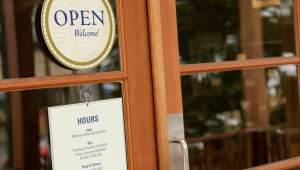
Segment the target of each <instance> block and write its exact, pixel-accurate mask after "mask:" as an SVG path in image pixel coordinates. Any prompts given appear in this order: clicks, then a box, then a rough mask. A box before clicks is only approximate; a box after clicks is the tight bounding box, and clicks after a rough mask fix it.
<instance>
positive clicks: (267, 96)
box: [176, 0, 300, 170]
mask: <svg viewBox="0 0 300 170" xmlns="http://www.w3.org/2000/svg"><path fill="white" fill-rule="evenodd" d="M267 2H269V3H264V2H261V3H258V1H257V0H209V1H207V0H176V10H177V24H178V37H179V53H180V63H181V64H182V65H183V64H198V63H212V62H225V61H240V60H251V59H257V58H270V57H289V56H296V55H297V52H296V48H295V47H296V44H295V37H296V36H295V24H294V23H295V21H294V19H295V18H294V2H293V1H292V0H280V1H279V0H269V1H267ZM298 73H299V70H298V65H284V66H277V67H271V68H257V69H243V70H236V71H226V72H212V73H199V74H192V75H183V76H182V77H181V85H182V96H183V98H182V102H183V109H184V112H183V113H184V126H185V137H186V141H187V143H188V147H189V158H190V160H189V161H190V169H191V170H240V169H246V168H250V167H255V166H259V165H264V164H268V163H272V162H276V161H280V160H284V159H288V158H293V157H296V156H300V125H299V121H300V120H299V79H298V76H299V75H298ZM294 169H299V168H294Z"/></svg>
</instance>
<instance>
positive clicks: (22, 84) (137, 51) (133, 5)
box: [0, 0, 159, 170]
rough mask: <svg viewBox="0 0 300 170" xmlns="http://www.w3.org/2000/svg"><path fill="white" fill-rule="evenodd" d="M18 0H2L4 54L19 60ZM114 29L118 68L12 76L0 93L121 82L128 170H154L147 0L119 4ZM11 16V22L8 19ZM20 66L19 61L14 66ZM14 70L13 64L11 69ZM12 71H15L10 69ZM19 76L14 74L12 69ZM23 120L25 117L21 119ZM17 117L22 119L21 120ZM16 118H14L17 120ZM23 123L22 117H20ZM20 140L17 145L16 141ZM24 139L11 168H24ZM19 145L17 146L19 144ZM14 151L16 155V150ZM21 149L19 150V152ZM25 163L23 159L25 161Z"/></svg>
mask: <svg viewBox="0 0 300 170" xmlns="http://www.w3.org/2000/svg"><path fill="white" fill-rule="evenodd" d="M17 2H18V1H17V0H16V1H12V0H3V4H4V5H6V6H9V7H10V8H6V9H9V10H6V11H5V12H6V16H7V17H10V18H8V19H7V23H6V24H5V26H6V30H7V34H6V41H7V44H8V46H9V48H7V50H8V54H9V55H10V57H12V58H18V54H17V53H16V51H17V50H16V49H15V48H16V44H17V43H18V37H17V36H16V32H15V26H14V23H12V22H13V20H11V19H13V17H12V16H13V15H8V14H11V13H13V8H14V4H13V3H17ZM117 7H118V8H117V9H118V26H119V33H120V34H119V35H120V51H121V70H120V71H114V72H102V73H91V74H78V75H65V76H51V77H50V76H49V77H36V78H24V79H21V78H18V75H12V76H11V78H17V79H8V80H1V81H0V92H12V91H22V90H30V89H41V88H53V87H62V86H74V85H83V84H93V83H106V82H121V83H122V84H123V99H124V110H125V126H126V127H125V128H126V142H127V161H128V169H129V170H140V169H144V170H156V169H158V162H159V161H158V154H157V143H156V142H157V141H156V131H157V129H156V127H155V124H156V123H155V114H154V109H155V107H154V95H153V94H154V93H153V84H152V67H151V56H150V39H149V25H148V13H147V7H148V6H147V1H146V0H130V1H129V0H126V1H123V0H117ZM11 17H12V18H11ZM15 64H18V63H15ZM14 67H17V66H14ZM10 69H14V68H13V67H11V68H10ZM15 72H16V73H17V71H15ZM24 116H26V115H24ZM19 118H20V117H19ZM19 118H18V119H19ZM21 119H22V118H21ZM18 122H19V120H18V121H15V122H14V121H13V123H14V124H15V126H14V125H13V129H12V131H13V133H14V134H15V133H19V132H20V130H22V128H23V127H22V125H21V126H20V125H16V124H17V123H18ZM18 141H19V142H18ZM20 141H23V136H21V137H20V136H18V138H17V137H16V135H15V136H13V146H14V148H13V150H14V151H13V152H14V154H19V157H14V160H13V162H14V165H17V166H18V167H14V168H15V169H28V167H27V168H26V165H25V164H24V162H21V163H20V162H19V158H22V157H23V158H24V159H25V157H26V153H24V152H23V150H22V148H23V146H22V145H23V144H22V142H20ZM20 145H21V146H20ZM17 148H18V150H19V151H17V150H16V149H17ZM20 148H21V150H20ZM24 161H26V160H24Z"/></svg>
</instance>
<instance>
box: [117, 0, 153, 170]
mask: <svg viewBox="0 0 300 170" xmlns="http://www.w3.org/2000/svg"><path fill="white" fill-rule="evenodd" d="M120 3H121V5H122V10H123V13H122V15H123V16H122V18H123V24H124V33H123V34H124V42H123V44H126V45H125V50H124V52H125V53H126V54H122V55H123V57H124V55H125V56H126V67H127V73H128V79H127V81H125V82H124V87H126V88H127V90H128V94H127V95H126V96H124V97H125V98H124V101H127V104H128V105H127V104H126V106H127V108H126V110H127V111H128V112H129V113H130V115H128V116H130V128H131V129H130V130H131V132H130V135H131V146H132V155H133V158H132V162H130V163H132V164H133V165H132V167H133V169H134V170H141V169H143V170H157V169H158V162H157V161H158V158H157V155H158V154H157V145H156V129H155V114H154V103H153V101H154V99H153V86H152V77H151V59H150V44H149V42H150V40H149V25H148V14H147V1H146V0H130V1H126V0H125V1H120ZM123 44H121V45H123ZM122 48H123V47H122ZM127 83H128V85H127ZM127 118H128V117H127Z"/></svg>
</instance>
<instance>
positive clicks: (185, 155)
mask: <svg viewBox="0 0 300 170" xmlns="http://www.w3.org/2000/svg"><path fill="white" fill-rule="evenodd" d="M173 142H174V143H179V144H180V146H181V149H182V154H183V170H190V167H189V152H188V147H187V143H186V141H185V140H183V139H176V138H175V139H173Z"/></svg>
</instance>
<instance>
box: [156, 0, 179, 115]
mask: <svg viewBox="0 0 300 170" xmlns="http://www.w3.org/2000/svg"><path fill="white" fill-rule="evenodd" d="M160 7H161V10H160V11H161V25H162V41H163V54H164V67H165V69H164V71H165V82H166V95H167V106H168V107H167V108H168V115H172V114H178V113H183V108H182V94H181V77H180V63H179V49H178V36H177V18H176V1H174V0H161V1H160Z"/></svg>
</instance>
